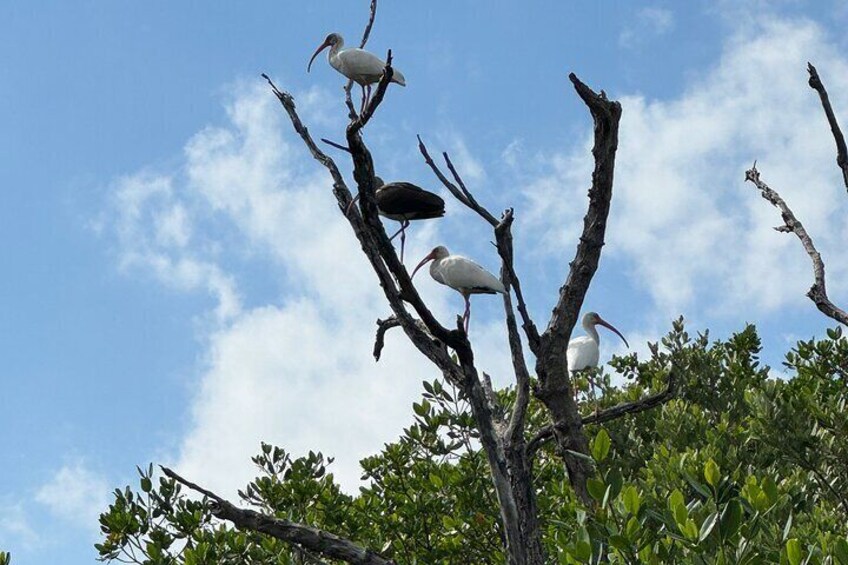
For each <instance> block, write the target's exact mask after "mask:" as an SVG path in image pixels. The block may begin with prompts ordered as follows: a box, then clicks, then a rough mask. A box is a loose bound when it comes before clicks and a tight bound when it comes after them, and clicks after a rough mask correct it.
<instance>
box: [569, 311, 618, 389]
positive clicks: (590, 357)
mask: <svg viewBox="0 0 848 565" xmlns="http://www.w3.org/2000/svg"><path fill="white" fill-rule="evenodd" d="M582 325H583V329H584V330H586V335H582V336H580V337H575V338H574V339H572V340H571V341H569V342H568V353H567V356H568V372H569V374H570V373H573V372H574V371H582V370H583V369H587V368H589V367H597V366H598V359H599V358H600V349H599V347H598V346H599V343H600V337H599V336H598V330H597V329H595V326H604V327H605V328H609V329H610V330H612V331H613V332H615V333H616V335H618V337H620V338H621V340H622V341H623V342H624V345H626V346H627V347H630V344H628V343H627V340H626V339H624V336H623V335H621V332H619V331H618V330H617V329H615V327H614V326H613V325H612V324H610V323H609V322H607V321H606V320H604V319H603V318H601V317H600V316H599V315H598V313H597V312H587V313H586V314H585V315H584V316H583V324H582ZM589 383H590V385H591V386H592V388H593V389H594V382H593V381H592V379H589Z"/></svg>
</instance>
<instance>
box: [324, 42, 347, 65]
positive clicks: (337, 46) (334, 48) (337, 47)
mask: <svg viewBox="0 0 848 565" xmlns="http://www.w3.org/2000/svg"><path fill="white" fill-rule="evenodd" d="M342 47H344V39H339V40H338V41H337V42H336V43H334V44H333V45H331V46H330V51H329V52H328V53H327V60H329V61H332V60H333V59H334V58H335V57H336V56H337V55H338V54H339V53H340V52H341V50H342Z"/></svg>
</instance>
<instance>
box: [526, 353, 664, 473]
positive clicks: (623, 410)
mask: <svg viewBox="0 0 848 565" xmlns="http://www.w3.org/2000/svg"><path fill="white" fill-rule="evenodd" d="M679 381H680V378H679V370H678V368H677V367H676V366H675V365H674V364H672V366H671V369H669V372H668V378H667V379H666V386H665V388H664V389H663V390H662V391H661V392H658V393H656V394H652V395H650V396H646V397H644V398H640V399H639V400H634V401H632V402H622V403H621V404H616V405H615V406H611V407H609V408H606V409H604V410H601V411H600V412H598V413H596V414H589V415H588V416H584V417H582V418H581V422H582V424H583V426H589V425H591V424H603V423H605V422H611V421H613V420H617V419H619V418H622V417H624V416H626V415H628V414H638V413H640V412H645V411H647V410H651V409H653V408H656V407H658V406H661V405H662V404H665V403H666V402H668V401H669V400H671V399H673V398H675V397H676V396H677V387H678V384H679ZM552 439H554V426H553V425H547V426H544V427H542V429H540V430H539V431H538V432H536V434H535V435H534V436H533V438H532V439H531V440H530V441H529V442H527V457H528V459H530V460H531V461H532V459H533V457H534V456H535V455H536V452H537V451H538V450H539V448H540V447H542V446H543V445H544V444H545V443H547V442H548V441H550V440H552Z"/></svg>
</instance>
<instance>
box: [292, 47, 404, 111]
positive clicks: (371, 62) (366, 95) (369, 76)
mask: <svg viewBox="0 0 848 565" xmlns="http://www.w3.org/2000/svg"><path fill="white" fill-rule="evenodd" d="M327 47H329V48H330V51H329V53H328V54H327V60H328V61H329V62H330V66H331V67H333V68H334V69H336V70H337V71H339V72H340V73H341V74H343V75H344V76H346V77H347V78H349V79H350V80H352V81H354V82H355V83H357V84H358V85H359V86H360V87H362V106H361V107H360V110H359V111H360V112H362V111H363V110H364V109H365V105H366V104H367V103H368V100H369V99H370V98H371V85H372V84H376V83H378V82H380V79H381V78H382V77H383V69H384V68H386V63H385V61H383V60H382V59H380V58H379V57H377V56H376V55H373V54H371V53H369V52H368V51H365V50H364V49H359V48H350V49H342V47H344V38H342V36H341V34H338V33H331V34H330V35H328V36H327V37H326V39H324V42H323V43H322V44H321V45H319V46H318V49H316V50H315V53H314V54H313V55H312V58H311V59H309V65H307V67H306V72H309V71H310V70H311V69H312V61H314V60H315V57H317V56H318V53H320V52H321V51H323V50H324V49H326V48H327ZM393 71H394V72H393V73H392V82H394V83H397V84H399V85H401V86H406V79H404V78H403V73H401V72H400V71H399V70H397V69H393ZM366 89H367V90H366Z"/></svg>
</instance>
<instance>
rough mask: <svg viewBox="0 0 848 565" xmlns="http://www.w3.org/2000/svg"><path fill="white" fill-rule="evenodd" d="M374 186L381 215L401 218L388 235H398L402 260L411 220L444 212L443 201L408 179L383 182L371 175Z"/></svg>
mask: <svg viewBox="0 0 848 565" xmlns="http://www.w3.org/2000/svg"><path fill="white" fill-rule="evenodd" d="M374 178H375V180H376V181H377V182H376V184H377V189H376V191H375V192H374V199H375V200H376V201H377V211H378V212H379V213H380V215H381V216H384V217H386V218H389V219H390V220H394V221H396V222H400V229H399V230H398V231H397V232H396V233H395V234H394V235H393V236H392V237H391V238H389V239H394V238H395V237H397V236H398V235H400V260H401V261H403V248H404V245H405V243H406V228H407V227H409V222H411V221H412V220H429V219H432V218H441V217H442V216H444V215H445V201H444V200H442V198H441V197H440V196H439V195H438V194H434V193H432V192H430V191H428V190H424V189H423V188H421V187H418V186H415V185H414V184H412V183H411V182H403V181H401V182H390V183H388V184H386V183H384V182H383V179H381V178H380V177H374ZM358 199H359V195H358V194H357V195H356V198H354V199H353V200H352V201H351V203H350V205H349V206H348V208H347V211H348V212H349V211H350V209H351V208H352V207H353V205H354V204H355V203H356V201H357V200H358Z"/></svg>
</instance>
